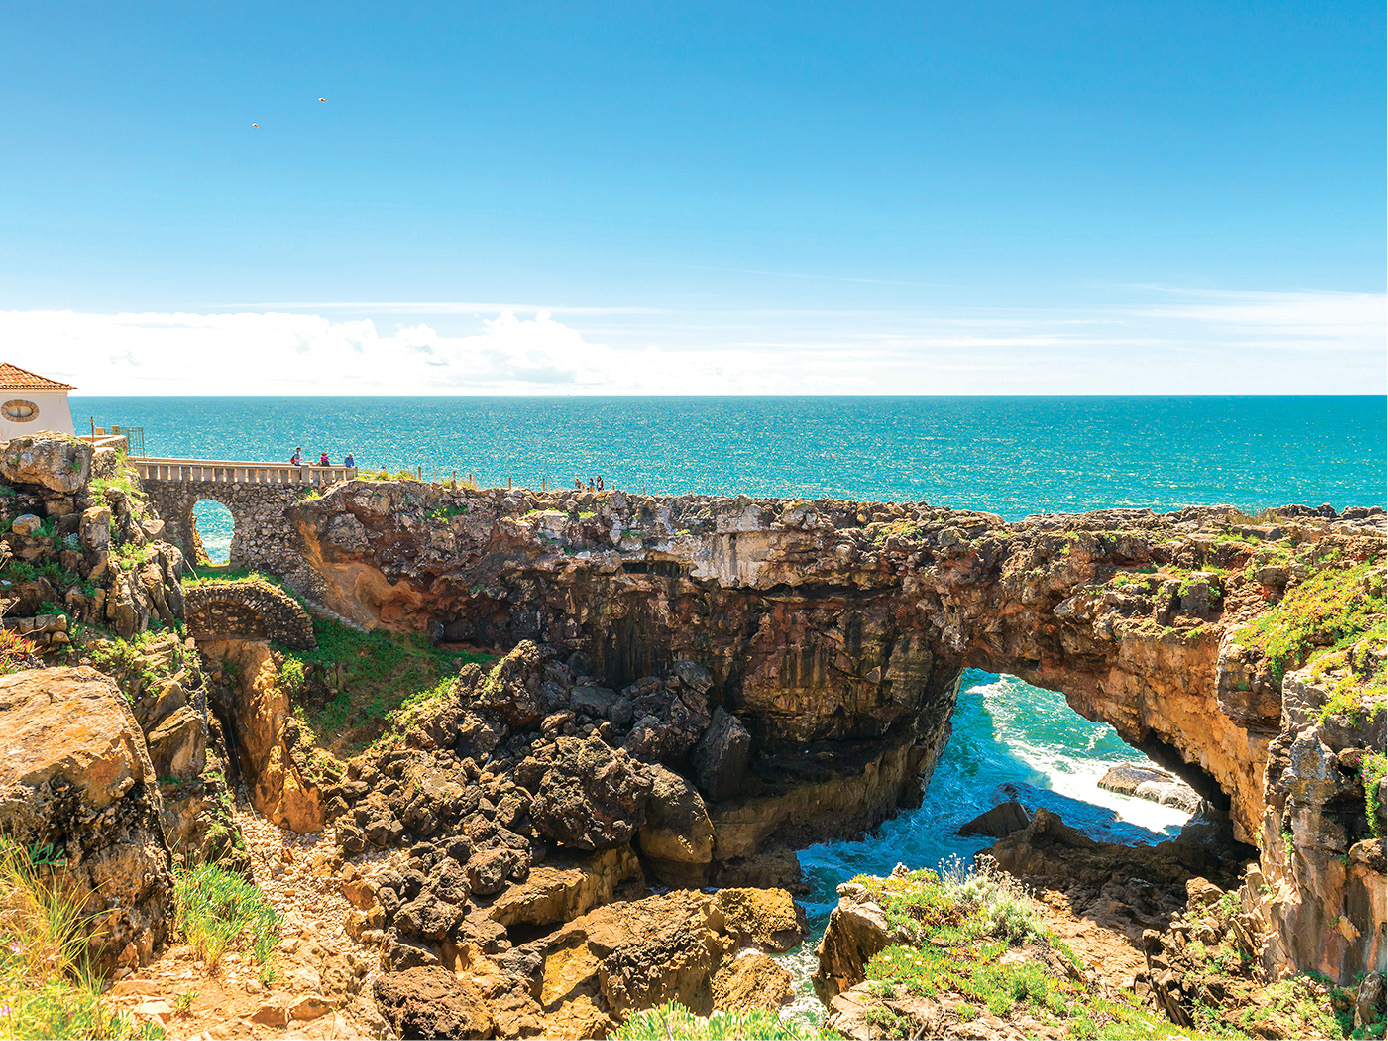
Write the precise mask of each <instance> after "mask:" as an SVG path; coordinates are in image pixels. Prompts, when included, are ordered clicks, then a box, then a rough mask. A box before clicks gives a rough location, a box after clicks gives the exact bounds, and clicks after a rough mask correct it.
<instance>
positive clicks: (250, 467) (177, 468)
mask: <svg viewBox="0 0 1388 1041" xmlns="http://www.w3.org/2000/svg"><path fill="white" fill-rule="evenodd" d="M130 465H131V466H133V467H135V469H136V470H138V471H139V473H140V479H141V480H142V481H192V482H197V483H199V484H289V485H300V486H307V487H314V488H316V487H325V488H326V487H327V486H328V485H332V484H337V483H338V482H339V481H350V480H352V479H353V478H354V477H356V476H357V469H356V467H354V466H292V465H290V464H289V463H238V462H228V461H225V460H216V459H132V460H130Z"/></svg>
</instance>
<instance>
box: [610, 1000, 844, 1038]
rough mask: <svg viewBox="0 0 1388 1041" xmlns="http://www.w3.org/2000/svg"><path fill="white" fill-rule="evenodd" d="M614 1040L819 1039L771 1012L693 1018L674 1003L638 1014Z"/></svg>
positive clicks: (756, 1010) (800, 1026)
mask: <svg viewBox="0 0 1388 1041" xmlns="http://www.w3.org/2000/svg"><path fill="white" fill-rule="evenodd" d="M611 1036H612V1037H613V1038H614V1039H615V1041H686V1039H687V1041H696V1039H698V1041H702V1039H708V1041H722V1039H724V1038H746V1039H748V1041H753V1039H756V1041H809V1039H817V1038H819V1037H821V1036H822V1035H820V1034H819V1033H818V1032H816V1031H813V1030H811V1029H810V1028H809V1027H806V1026H804V1025H803V1024H800V1023H793V1022H784V1021H782V1019H781V1017H780V1016H779V1015H777V1014H776V1013H775V1012H770V1011H768V1010H766V1009H753V1010H752V1011H750V1012H715V1013H714V1014H713V1015H711V1016H709V1017H707V1018H705V1017H703V1016H696V1015H695V1014H694V1013H692V1012H690V1011H689V1010H688V1009H687V1008H685V1007H684V1006H683V1005H681V1004H680V1003H679V1002H677V1001H672V1002H670V1003H669V1004H668V1005H661V1006H659V1007H657V1008H653V1009H647V1010H646V1011H644V1012H638V1013H636V1014H635V1015H633V1016H632V1017H631V1018H630V1019H628V1020H627V1021H626V1022H625V1023H623V1024H622V1025H621V1026H620V1027H618V1028H617V1029H616V1030H615V1031H613V1033H612V1035H611Z"/></svg>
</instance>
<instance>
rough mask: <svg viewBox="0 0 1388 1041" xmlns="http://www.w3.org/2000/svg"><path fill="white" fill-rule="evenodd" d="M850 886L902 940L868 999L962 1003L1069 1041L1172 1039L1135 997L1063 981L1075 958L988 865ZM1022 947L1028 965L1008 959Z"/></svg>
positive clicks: (885, 1014)
mask: <svg viewBox="0 0 1388 1041" xmlns="http://www.w3.org/2000/svg"><path fill="white" fill-rule="evenodd" d="M853 881H854V882H856V883H858V884H860V885H863V886H864V887H866V888H867V890H868V892H869V893H870V894H871V895H872V897H873V899H874V900H875V902H876V903H877V904H878V906H880V907H881V908H882V910H883V911H884V912H885V914H886V917H887V922H888V925H889V926H890V927H891V928H892V930H893V933H894V936H895V937H896V938H897V940H898V942H897V943H894V944H891V945H890V946H888V947H886V948H884V949H883V950H881V951H879V952H878V953H877V954H875V955H873V957H872V958H871V959H870V960H869V962H868V964H867V968H866V976H867V980H868V986H869V989H870V990H872V991H873V992H875V993H876V994H878V995H879V996H882V997H890V996H891V995H895V994H904V995H918V996H921V997H926V998H931V999H935V1000H947V1001H948V1002H949V1003H951V1004H954V1003H957V1002H962V1003H963V1004H962V1006H960V1007H961V1008H963V1009H966V1010H967V1011H966V1012H961V1014H960V1018H962V1019H974V1018H977V1017H978V1016H980V1015H984V1014H988V1015H993V1016H997V1017H1000V1018H1004V1019H1006V1018H1008V1017H1014V1016H1018V1015H1027V1016H1031V1017H1034V1018H1037V1019H1040V1020H1041V1021H1043V1022H1051V1023H1054V1024H1055V1025H1056V1026H1059V1027H1061V1028H1063V1031H1064V1033H1065V1036H1067V1037H1076V1038H1162V1037H1170V1036H1173V1034H1174V1033H1175V1031H1174V1028H1173V1027H1172V1025H1171V1023H1170V1022H1168V1021H1167V1020H1166V1019H1164V1018H1163V1017H1161V1016H1159V1015H1157V1014H1155V1013H1153V1012H1151V1011H1149V1010H1147V1009H1145V1008H1143V1007H1142V1006H1141V1005H1140V1003H1139V1002H1138V1001H1137V999H1136V998H1134V997H1133V996H1132V995H1131V994H1129V993H1127V992H1122V993H1119V994H1117V995H1115V996H1106V995H1105V994H1104V993H1103V992H1102V991H1100V990H1098V989H1091V988H1089V987H1088V986H1087V985H1086V984H1084V983H1083V982H1080V981H1079V980H1077V979H1076V978H1075V977H1074V975H1072V974H1071V973H1070V972H1069V971H1066V970H1065V964H1066V963H1069V964H1070V965H1073V966H1076V967H1078V966H1079V965H1080V962H1079V959H1078V958H1077V957H1076V955H1075V954H1074V952H1073V951H1071V950H1070V949H1069V948H1068V947H1066V946H1065V945H1064V944H1061V943H1059V942H1058V941H1057V940H1056V939H1055V937H1054V936H1053V935H1052V934H1051V933H1050V932H1049V930H1047V929H1046V928H1045V926H1044V924H1043V922H1042V918H1041V915H1040V910H1039V907H1038V906H1037V905H1036V904H1035V902H1034V901H1032V900H1031V899H1030V897H1029V896H1028V895H1027V894H1026V892H1025V891H1024V890H1023V889H1022V888H1021V886H1020V884H1019V883H1017V882H1016V880H1015V879H1012V878H1011V877H1010V876H1008V875H1006V874H1004V873H1002V872H999V871H997V870H996V869H995V868H992V867H990V866H988V865H987V864H986V862H985V863H984V864H981V865H980V866H978V867H975V868H971V869H967V870H966V869H965V868H964V867H963V865H962V864H959V863H956V864H955V865H954V866H953V867H952V868H950V869H949V870H947V871H946V872H945V873H944V874H943V875H942V874H940V873H937V872H935V871H930V870H922V871H913V872H910V873H909V874H906V875H903V876H895V877H888V878H873V877H869V876H859V877H857V878H855V879H854V880H853ZM1022 945H1025V946H1026V948H1027V950H1028V951H1029V952H1030V953H1029V955H1028V957H1026V958H1023V959H1016V958H1008V957H1005V956H1006V955H1007V952H1008V951H1009V950H1015V949H1016V948H1018V947H1019V946H1022ZM1047 950H1049V951H1050V955H1049V957H1046V958H1045V959H1044V960H1043V954H1044V952H1045V951H1047ZM898 1021H899V1022H898ZM875 1023H876V1025H877V1026H878V1027H879V1028H880V1029H882V1030H883V1031H884V1032H886V1033H889V1034H891V1035H892V1036H908V1034H907V1032H908V1031H909V1028H910V1023H909V1021H907V1020H906V1019H905V1017H902V1016H898V1015H896V1014H895V1013H893V1012H892V1011H891V1010H890V1009H889V1008H886V1007H885V1006H884V1007H882V1009H881V1015H880V1016H879V1017H878V1020H876V1021H875Z"/></svg>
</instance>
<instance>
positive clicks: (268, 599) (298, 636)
mask: <svg viewBox="0 0 1388 1041" xmlns="http://www.w3.org/2000/svg"><path fill="white" fill-rule="evenodd" d="M183 622H184V624H185V625H186V626H187V627H188V634H189V635H190V636H192V637H193V638H195V639H198V640H217V639H223V640H225V639H240V640H273V641H275V642H276V643H278V644H281V645H282V646H284V647H288V648H289V649H290V650H295V651H304V650H312V649H313V648H314V647H316V646H317V641H316V640H315V638H314V635H313V620H312V619H311V618H310V617H309V614H308V612H307V611H306V610H304V608H303V606H302V605H301V604H300V603H299V602H298V601H297V600H295V599H294V598H293V597H291V596H290V595H289V594H287V593H286V592H285V591H284V590H282V589H280V588H279V587H278V586H276V585H273V584H272V583H270V582H266V581H265V580H264V579H260V578H244V579H238V580H237V581H234V582H215V581H214V582H199V583H197V584H196V585H192V586H189V587H188V588H187V589H185V590H184V593H183Z"/></svg>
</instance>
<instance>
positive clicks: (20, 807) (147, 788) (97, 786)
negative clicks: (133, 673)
mask: <svg viewBox="0 0 1388 1041" xmlns="http://www.w3.org/2000/svg"><path fill="white" fill-rule="evenodd" d="M0 748H3V749H4V755H3V756H0V832H4V833H5V834H6V835H8V836H9V837H10V838H11V839H12V840H13V841H15V842H17V843H18V844H20V845H22V846H24V847H26V848H32V847H34V846H36V845H40V846H41V845H49V846H52V847H54V848H56V850H57V851H58V855H59V856H61V857H62V858H63V859H65V860H66V871H67V874H68V877H69V878H70V879H72V881H73V882H74V883H75V884H76V886H77V888H78V890H79V891H80V892H84V893H86V894H88V896H87V902H86V905H85V907H84V912H85V913H86V914H88V915H90V916H91V918H90V920H89V930H90V932H91V934H92V937H93V939H92V942H91V953H92V956H93V962H94V965H95V967H96V968H97V969H99V970H103V971H105V970H110V969H113V968H115V967H117V966H133V965H135V964H143V963H144V962H147V961H149V960H150V958H151V957H152V955H153V952H154V950H155V948H156V947H158V946H159V944H161V943H162V942H163V941H164V939H165V938H166V937H167V935H168V932H169V927H170V923H171V922H172V917H173V874H172V869H171V865H170V861H169V852H168V849H167V847H166V846H165V842H164V832H163V827H162V825H161V823H160V812H161V808H162V802H161V799H160V794H159V786H158V783H157V780H156V774H155V771H154V765H153V764H152V763H151V762H150V758H149V754H148V752H146V750H145V740H144V736H143V734H142V733H141V731H140V726H139V724H138V723H137V722H136V721H135V717H134V716H133V715H132V714H131V712H130V708H129V706H128V705H127V703H126V700H125V698H124V697H123V696H122V695H121V693H120V691H119V690H118V689H117V687H116V685H115V683H114V682H113V681H112V680H110V679H109V678H107V677H105V676H103V675H101V673H99V672H97V671H96V670H95V669H91V668H59V669H42V670H34V671H30V672H20V673H16V674H14V675H11V676H5V677H3V678H0Z"/></svg>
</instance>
